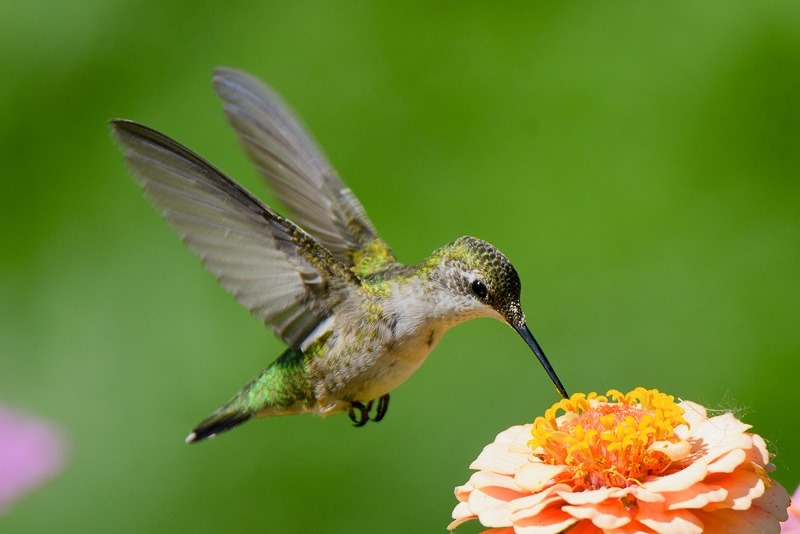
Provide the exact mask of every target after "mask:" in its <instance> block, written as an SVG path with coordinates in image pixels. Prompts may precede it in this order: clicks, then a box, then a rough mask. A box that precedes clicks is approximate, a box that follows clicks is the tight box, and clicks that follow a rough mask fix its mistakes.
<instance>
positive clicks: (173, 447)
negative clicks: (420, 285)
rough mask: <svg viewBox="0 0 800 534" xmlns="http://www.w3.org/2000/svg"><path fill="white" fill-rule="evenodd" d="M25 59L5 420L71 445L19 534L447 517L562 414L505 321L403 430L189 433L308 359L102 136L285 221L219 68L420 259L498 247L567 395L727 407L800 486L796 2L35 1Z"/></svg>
mask: <svg viewBox="0 0 800 534" xmlns="http://www.w3.org/2000/svg"><path fill="white" fill-rule="evenodd" d="M0 50H2V53H0V71H1V72H2V77H1V78H0V163H2V171H1V172H0V402H2V403H4V404H7V405H10V406H13V407H15V408H20V409H24V410H26V411H29V412H32V413H35V414H38V415H39V416H42V417H44V418H46V419H49V420H51V421H53V422H55V423H56V424H58V425H59V427H60V428H61V429H62V430H63V431H64V432H65V433H66V434H67V436H68V437H69V440H70V457H69V462H68V465H67V467H66V469H65V470H64V472H63V473H62V474H61V475H60V476H59V477H57V478H56V479H54V480H52V481H51V482H49V483H48V484H46V485H45V486H43V487H42V488H40V489H39V490H38V491H36V492H35V493H33V494H31V495H29V496H28V497H26V498H24V499H23V500H21V501H19V502H18V503H16V505H15V506H14V507H13V508H12V509H11V510H10V512H9V513H8V514H7V515H6V516H5V517H3V518H0V528H2V530H4V531H10V532H54V531H60V532H67V531H114V532H123V531H130V532H164V531H170V532H174V531H190V530H191V531H197V532H205V531H255V530H258V531H262V532H263V531H266V532H288V533H294V532H443V531H444V527H445V525H446V524H447V523H448V521H449V515H450V511H451V509H452V507H453V506H454V504H455V499H454V497H453V487H454V486H455V485H457V484H460V483H462V482H463V481H465V480H466V479H467V478H468V476H469V473H470V472H469V470H468V465H469V463H470V462H471V461H472V459H474V457H475V456H476V455H477V454H478V452H479V451H480V450H481V448H482V447H483V445H484V444H486V443H488V442H489V441H491V440H492V439H493V437H494V435H495V434H496V433H497V432H499V431H500V430H502V429H504V428H506V427H508V426H510V425H513V424H518V423H524V422H530V421H532V420H533V418H534V417H535V416H536V415H537V414H540V413H542V412H543V411H544V410H545V409H546V408H547V407H549V406H550V404H551V403H553V402H555V401H556V400H557V395H556V393H555V391H554V389H553V387H552V385H551V384H550V382H549V381H548V379H547V377H546V375H545V374H544V372H543V371H542V370H541V368H540V367H539V364H538V363H536V361H535V359H534V358H533V356H532V355H531V354H530V352H529V350H528V349H527V348H526V347H525V345H524V344H523V343H522V341H521V340H520V339H519V338H518V336H517V335H516V334H515V333H514V332H512V331H511V330H509V329H508V328H507V327H505V326H503V325H502V324H500V323H498V322H493V321H491V320H480V321H474V322H471V323H467V324H464V325H461V326H459V327H458V328H455V329H454V330H453V331H451V332H450V333H449V334H448V335H447V336H445V338H444V340H443V341H442V343H441V344H440V345H439V347H438V348H437V349H436V350H435V351H434V352H433V354H432V355H431V357H430V358H429V360H428V361H427V362H426V364H425V365H424V366H423V367H422V368H421V370H420V371H419V372H418V373H417V374H415V375H414V376H413V377H412V378H411V379H410V380H408V381H407V382H406V383H405V384H404V385H402V386H401V387H400V388H399V389H398V390H396V391H395V392H394V393H393V394H392V406H391V410H390V412H389V415H388V417H387V418H386V419H385V420H384V421H383V422H382V423H380V424H377V425H376V424H370V425H367V426H366V427H364V428H361V429H353V428H352V427H351V425H350V422H349V420H348V419H347V417H346V416H336V417H331V418H329V419H327V420H320V419H317V418H314V417H311V416H302V417H287V418H276V419H270V420H260V421H255V422H251V423H248V424H247V425H244V426H243V427H242V428H240V429H238V430H236V431H235V432H232V433H229V434H226V435H224V436H220V437H219V438H218V439H215V440H213V441H211V442H206V443H202V444H199V445H197V446H186V445H184V443H183V438H184V436H185V435H186V434H187V433H188V431H189V430H190V429H191V428H192V426H193V425H194V424H195V423H197V422H198V421H199V420H200V419H202V418H203V417H204V416H205V415H207V414H208V413H209V412H210V411H211V410H213V409H214V408H216V407H217V406H218V405H219V404H221V403H222V402H224V401H225V400H227V399H228V397H229V396H230V395H231V394H233V393H234V392H235V391H236V390H237V389H238V388H239V386H241V385H242V384H243V383H244V382H245V381H247V380H248V379H249V378H250V377H251V376H252V375H254V374H255V373H257V372H258V371H259V370H260V369H262V368H263V367H264V366H265V365H266V364H267V363H268V362H269V361H271V360H272V359H273V358H274V357H275V356H277V355H278V354H279V353H280V352H281V351H282V345H281V343H280V342H279V341H278V340H276V339H275V338H274V337H273V336H272V334H271V333H270V332H269V331H268V330H266V329H265V328H264V327H263V326H262V325H260V324H258V322H257V321H255V320H253V319H251V318H250V317H249V315H248V313H247V312H246V311H245V310H243V309H241V308H239V306H238V305H237V304H236V303H235V301H234V300H233V299H232V298H231V297H230V296H228V295H227V294H226V293H224V291H222V290H221V289H220V288H219V287H218V286H217V284H216V282H215V281H214V279H213V277H212V276H210V275H208V274H207V273H206V272H205V271H204V270H203V268H202V267H201V265H200V263H199V261H197V260H196V259H195V258H194V257H193V256H192V255H190V254H189V253H188V252H187V251H186V250H185V249H184V247H183V246H182V245H181V244H180V242H179V240H178V239H177V238H176V237H175V236H174V235H173V234H172V232H171V231H170V230H169V229H168V228H167V226H166V224H164V222H163V221H162V220H161V219H160V218H159V217H158V216H157V215H156V213H155V212H154V210H152V209H151V208H150V206H148V204H147V202H146V201H145V200H144V199H143V198H142V195H141V193H140V191H139V190H138V189H137V187H136V186H135V185H134V183H133V182H132V180H131V179H130V178H129V177H128V175H127V172H126V170H125V168H124V167H123V163H122V158H121V155H120V153H119V151H118V150H117V148H116V147H115V146H114V145H113V143H112V141H111V139H110V138H109V134H108V128H107V124H106V121H107V120H108V119H109V118H111V117H126V118H131V119H135V120H138V121H141V122H144V123H146V124H148V125H151V126H153V127H155V128H157V129H160V130H162V131H163V132H165V133H167V134H168V135H170V136H172V137H174V138H176V139H178V140H180V141H181V142H183V143H184V144H187V145H188V146H189V147H191V148H193V149H194V150H196V151H198V152H199V153H201V154H203V155H204V156H205V157H206V158H208V159H210V160H211V161H212V162H214V163H216V164H217V165H218V166H220V167H221V168H222V169H224V170H225V171H226V172H228V173H229V174H230V175H231V176H233V177H235V178H236V179H237V180H238V181H240V182H241V183H243V184H244V185H245V186H246V187H247V188H249V189H251V190H252V191H254V192H255V193H256V194H257V195H259V196H261V197H262V198H265V199H267V201H268V202H271V200H270V199H271V197H270V193H269V192H268V191H266V187H265V186H264V184H263V183H262V182H261V181H260V179H259V177H258V176H257V174H256V173H255V171H254V170H253V168H252V167H251V165H250V164H249V162H248V161H247V160H246V158H245V156H244V154H243V152H242V151H241V150H240V148H239V146H238V145H237V142H236V140H235V137H234V135H233V133H232V132H231V131H230V130H229V128H228V127H227V125H226V123H225V121H224V118H223V116H222V112H221V107H220V103H219V102H218V101H217V99H216V96H215V95H214V93H213V91H212V89H211V87H210V77H211V71H212V69H213V67H215V66H217V65H229V66H235V67H239V68H243V69H246V70H249V71H251V72H253V73H254V74H256V75H258V76H259V77H261V78H263V79H264V80H266V81H268V82H269V83H270V84H272V85H273V86H274V87H276V88H277V89H278V90H279V91H280V92H281V93H282V94H283V95H284V96H285V97H286V98H287V100H288V101H289V102H291V104H292V105H293V106H294V107H295V108H296V109H297V110H298V112H299V113H300V115H301V116H302V117H303V119H304V121H305V122H306V124H307V125H308V126H309V128H310V129H311V130H312V132H313V133H314V135H315V136H316V137H317V139H318V140H319V142H320V143H321V145H322V146H323V147H324V148H325V151H326V153H327V154H328V156H329V158H330V159H331V160H332V162H333V163H334V165H335V166H336V167H337V168H338V170H339V172H340V174H341V175H342V177H343V178H344V179H345V181H346V182H347V183H348V184H349V185H350V186H351V187H352V189H353V190H354V191H355V192H356V194H357V195H358V196H359V198H360V199H361V201H362V202H363V204H364V205H365V206H366V207H367V210H368V211H369V214H370V216H371V218H372V220H373V222H374V223H375V225H376V226H377V228H378V229H379V231H380V232H381V233H382V234H383V236H384V237H385V239H386V240H387V241H388V242H389V243H390V244H391V245H392V246H393V248H394V250H395V252H396V253H397V255H398V257H399V258H400V259H401V260H402V261H405V262H408V263H414V262H417V261H419V260H421V259H422V258H423V257H424V256H425V255H426V254H427V253H429V252H430V251H432V250H433V249H434V248H437V247H438V246H440V245H442V244H444V243H446V242H449V241H452V240H453V239H455V238H457V237H459V236H460V235H463V234H471V235H475V236H479V237H481V238H484V239H486V240H488V241H490V242H492V243H494V244H495V245H497V246H498V247H499V248H500V249H501V250H503V251H504V252H505V253H506V254H507V255H508V256H509V257H510V258H511V260H512V261H513V262H514V264H515V265H516V267H517V269H518V271H519V273H520V276H521V278H522V280H523V304H524V306H525V309H526V313H527V316H528V321H529V324H530V325H531V327H532V329H533V331H534V333H535V335H536V336H537V338H538V339H539V341H540V342H541V344H542V346H543V347H544V348H545V351H546V353H547V354H548V356H549V358H550V360H551V361H552V363H553V365H554V366H555V368H556V370H557V372H558V373H559V374H560V376H561V378H562V380H563V381H564V383H565V385H566V386H567V388H568V389H569V390H570V391H593V390H595V391H601V392H602V391H605V390H607V389H609V388H620V389H630V388H633V387H635V386H638V385H643V386H647V387H656V388H659V389H661V390H663V391H667V392H669V393H671V394H674V395H675V396H676V397H681V398H686V399H692V400H695V401H699V402H701V403H704V404H706V405H709V406H711V407H714V408H719V409H732V410H735V411H736V413H737V414H738V415H739V416H740V417H742V418H743V419H744V420H745V421H747V422H748V423H750V424H752V425H753V427H754V431H755V432H757V433H759V434H761V435H762V436H764V437H765V438H766V439H767V440H768V441H769V443H770V447H771V450H772V451H774V452H777V454H778V456H777V457H776V459H775V462H776V464H777V467H778V469H777V471H776V473H775V475H774V476H775V478H777V480H779V481H780V482H781V483H783V484H784V485H786V486H787V488H788V489H789V490H790V491H792V490H793V489H794V488H795V486H796V485H797V484H798V482H800V447H798V440H800V428H799V427H798V425H797V411H796V410H797V408H798V401H797V395H796V392H797V390H796V388H797V387H798V378H800V373H799V372H798V357H800V327H798V325H799V324H800V306H799V305H798V303H799V302H800V183H799V182H798V178H800V3H797V2H788V1H784V2H771V1H758V2H755V1H754V2H735V3H730V2H722V1H720V2H703V3H696V2H675V3H670V4H669V5H667V4H663V3H660V2H641V3H639V2H637V3H625V4H612V3H594V2H572V3H569V4H565V5H556V4H550V3H547V4H545V5H536V6H532V5H528V4H523V3H517V4H506V5H504V6H500V5H495V4H492V3H478V2H475V3H463V2H459V3H455V2H453V3H427V2H393V3H384V2H330V3H313V2H305V1H301V2H263V1H251V2H245V1H240V2H230V3H223V2H190V1H180V2H178V1H173V2H162V1H157V0H116V1H113V2H105V1H99V0H69V1H66V2H60V3H55V2H36V1H33V2H20V1H14V0H12V1H11V2H2V3H0ZM0 476H2V474H1V473H0ZM477 530H478V529H477V527H476V526H475V525H472V526H464V527H462V529H461V530H460V531H463V532H467V533H469V532H476V531H477Z"/></svg>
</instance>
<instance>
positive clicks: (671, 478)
mask: <svg viewBox="0 0 800 534" xmlns="http://www.w3.org/2000/svg"><path fill="white" fill-rule="evenodd" d="M707 473H708V470H707V465H706V463H705V462H704V461H702V460H697V461H695V462H694V463H692V464H689V466H687V467H685V468H683V469H681V470H680V471H678V472H676V473H673V474H671V475H667V476H663V477H653V478H651V479H649V480H646V481H645V482H644V484H642V485H643V487H644V488H645V489H647V490H649V491H653V492H663V491H681V490H685V489H686V488H689V487H691V486H692V485H693V484H696V483H697V482H700V481H701V480H703V479H704V478H705V477H706V474H707Z"/></svg>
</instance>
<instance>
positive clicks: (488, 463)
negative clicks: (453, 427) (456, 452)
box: [469, 443, 530, 475]
mask: <svg viewBox="0 0 800 534" xmlns="http://www.w3.org/2000/svg"><path fill="white" fill-rule="evenodd" d="M528 454H530V451H529V453H528ZM526 456H527V455H522V454H512V453H510V451H509V450H508V444H507V443H500V444H498V443H491V444H489V445H487V446H486V447H484V448H483V451H481V453H480V454H479V455H478V457H477V458H476V459H475V461H474V462H472V463H471V464H470V465H469V468H470V469H478V470H480V469H483V470H487V471H493V472H495V473H500V474H501V475H513V474H514V473H516V472H517V471H518V470H519V469H520V468H521V467H522V466H524V465H527V464H529V463H530V460H529V459H528V458H527V457H526Z"/></svg>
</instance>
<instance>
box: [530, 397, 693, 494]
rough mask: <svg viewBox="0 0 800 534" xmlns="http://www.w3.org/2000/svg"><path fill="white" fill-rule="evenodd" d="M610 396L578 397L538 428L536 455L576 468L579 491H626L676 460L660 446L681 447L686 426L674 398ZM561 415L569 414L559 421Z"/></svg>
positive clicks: (560, 405)
mask: <svg viewBox="0 0 800 534" xmlns="http://www.w3.org/2000/svg"><path fill="white" fill-rule="evenodd" d="M606 395H607V396H601V395H597V393H589V394H588V395H585V394H583V393H576V394H575V395H573V396H572V397H571V398H570V399H563V400H561V401H559V402H557V403H556V404H554V405H553V407H552V408H550V409H549V410H547V411H546V412H545V416H544V417H537V418H536V421H534V423H533V428H532V430H531V434H532V436H533V439H532V440H530V441H529V442H528V445H529V446H530V447H531V448H532V449H533V453H534V455H536V456H538V457H539V458H540V459H541V460H542V461H544V462H546V463H549V464H553V465H556V464H557V465H567V466H569V467H571V468H572V469H571V472H572V479H573V483H574V484H575V485H576V487H577V489H595V488H599V487H608V486H615V487H626V486H630V485H631V484H635V483H638V482H641V481H642V480H643V479H644V478H645V477H647V476H649V475H656V474H660V473H663V472H664V471H666V470H667V469H668V468H669V467H670V465H671V464H672V459H670V457H669V456H668V455H667V453H665V452H664V449H665V448H664V447H659V446H658V445H659V444H664V445H666V444H671V443H675V442H677V441H679V439H678V438H677V437H675V436H674V430H675V427H676V426H678V425H681V424H686V421H684V419H683V408H681V407H680V406H678V405H677V404H675V401H674V397H672V396H671V395H666V394H664V393H661V392H659V391H658V390H656V389H651V390H646V389H644V388H636V389H634V390H633V391H631V392H629V393H626V394H623V393H621V392H619V391H617V390H610V391H609V392H608V393H607V394H606ZM609 397H610V398H612V399H614V402H609V401H608V398H609ZM559 410H563V411H564V414H563V415H561V416H559V417H556V413H557V412H558V411H559ZM664 442H667V443H664ZM654 444H655V445H654Z"/></svg>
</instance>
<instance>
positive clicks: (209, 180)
mask: <svg viewBox="0 0 800 534" xmlns="http://www.w3.org/2000/svg"><path fill="white" fill-rule="evenodd" d="M111 127H112V130H113V132H114V135H115V136H116V137H117V139H118V140H119V142H120V143H121V144H122V146H123V148H124V150H125V158H126V161H127V163H128V165H129V167H130V169H131V170H132V171H133V174H134V176H135V177H136V179H137V181H138V182H139V183H140V184H141V186H142V187H143V188H144V192H145V195H146V196H147V197H148V198H149V199H150V200H151V201H152V202H153V204H155V206H156V208H157V209H158V210H159V211H160V212H161V213H162V214H163V215H164V217H165V218H166V219H167V220H168V221H169V223H170V224H171V225H172V227H173V228H175V230H176V231H177V232H178V233H179V234H180V235H181V237H182V239H183V240H184V242H185V243H186V244H187V246H188V247H189V249H191V250H192V252H194V253H195V254H197V255H198V256H199V257H200V259H201V260H202V261H203V264H204V265H205V266H206V268H207V269H208V270H209V271H211V272H212V273H213V274H214V275H215V276H216V277H217V279H218V280H219V281H220V284H222V286H223V287H224V288H225V289H226V290H228V291H229V292H230V293H232V294H233V296H234V297H235V298H236V300H238V301H239V303H240V304H241V305H242V306H244V307H245V308H247V309H249V310H250V311H251V313H252V314H253V315H254V316H256V317H258V318H259V319H261V320H262V321H264V322H265V323H266V324H268V325H269V326H271V327H272V329H273V330H274V331H275V332H276V333H277V334H278V336H280V337H281V338H282V339H283V340H284V341H285V342H286V343H287V344H289V345H290V346H292V347H295V348H297V347H299V346H300V345H301V344H302V342H303V340H304V339H305V338H306V337H307V336H308V335H309V333H311V332H312V331H313V330H314V328H315V327H316V326H317V325H318V324H319V323H320V322H322V321H323V320H324V319H325V318H326V317H327V316H328V315H329V314H330V312H331V308H332V307H333V306H335V304H336V302H337V299H338V298H340V297H339V296H340V295H342V293H343V290H345V289H346V286H347V285H348V284H353V285H355V286H358V285H359V284H360V281H359V279H358V278H357V277H356V276H355V275H354V274H353V273H352V271H350V269H348V268H347V267H346V266H345V265H343V264H342V263H341V262H339V261H337V260H336V259H335V258H333V257H332V256H331V254H330V253H329V252H328V251H327V250H325V248H324V247H322V246H320V245H319V244H317V243H316V242H315V241H314V240H313V239H312V238H311V237H310V236H309V235H308V234H306V233H305V232H304V231H303V230H301V229H300V228H298V227H297V226H295V225H294V224H293V223H292V222H291V221H288V220H286V219H284V218H283V217H281V216H280V215H278V214H276V213H275V212H274V211H272V210H271V209H270V208H269V207H268V206H266V205H265V204H263V203H262V202H261V201H259V200H258V199H257V198H256V197H254V196H253V195H252V194H251V193H249V192H248V191H246V190H245V189H244V188H243V187H242V186H240V185H239V184H237V183H236V182H234V181H233V180H232V179H230V178H228V177H227V176H225V174H223V173H222V172H221V171H219V170H218V169H216V168H215V167H214V166H213V165H211V164H210V163H208V162H207V161H205V160H204V159H203V158H201V157H200V156H198V155H197V154H195V153H194V152H192V151H191V150H189V149H187V148H186V147H184V146H182V145H180V144H179V143H176V142H175V141H173V140H172V139H170V138H168V137H166V136H164V135H162V134H160V133H158V132H156V131H155V130H152V129H150V128H148V127H146V126H142V125H141V124H137V123H135V122H131V121H127V120H112V121H111Z"/></svg>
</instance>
